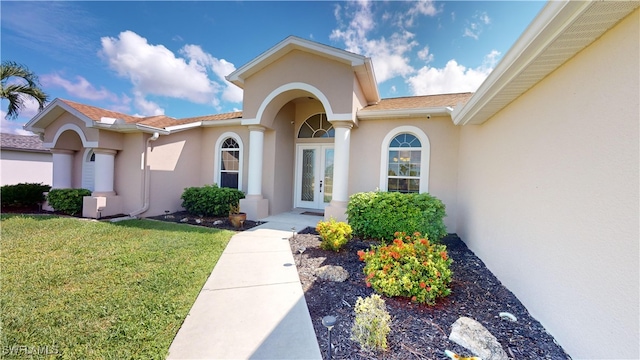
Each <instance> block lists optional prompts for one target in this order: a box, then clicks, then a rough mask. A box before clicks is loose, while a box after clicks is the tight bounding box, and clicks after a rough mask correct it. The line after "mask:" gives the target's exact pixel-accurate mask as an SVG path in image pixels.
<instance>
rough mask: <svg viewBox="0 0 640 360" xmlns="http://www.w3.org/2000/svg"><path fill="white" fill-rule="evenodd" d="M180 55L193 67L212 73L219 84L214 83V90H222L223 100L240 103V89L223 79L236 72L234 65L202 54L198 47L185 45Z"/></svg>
mask: <svg viewBox="0 0 640 360" xmlns="http://www.w3.org/2000/svg"><path fill="white" fill-rule="evenodd" d="M180 53H181V54H183V55H185V56H186V57H187V58H189V59H190V60H191V62H194V63H195V66H198V67H201V68H202V69H207V68H209V69H211V71H213V73H214V74H215V75H216V76H217V78H218V80H219V81H220V82H221V83H216V88H217V90H218V91H219V89H220V87H222V88H223V89H222V99H223V100H225V101H230V102H241V101H242V89H240V88H239V87H237V86H235V85H233V84H232V83H230V82H228V81H227V80H226V79H225V76H227V75H229V74H231V73H232V72H234V71H236V67H235V65H233V64H232V63H230V62H228V61H227V60H225V59H218V58H215V57H213V56H211V55H210V54H208V53H206V52H204V50H202V48H201V47H200V46H198V45H185V46H184V47H183V48H182V49H181V50H180ZM191 62H190V63H191Z"/></svg>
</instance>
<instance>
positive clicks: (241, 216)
mask: <svg viewBox="0 0 640 360" xmlns="http://www.w3.org/2000/svg"><path fill="white" fill-rule="evenodd" d="M245 220H247V214H245V213H238V214H229V222H230V223H231V225H232V226H233V227H234V228H241V227H242V225H243V224H244V222H245Z"/></svg>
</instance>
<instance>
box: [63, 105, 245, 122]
mask: <svg viewBox="0 0 640 360" xmlns="http://www.w3.org/2000/svg"><path fill="white" fill-rule="evenodd" d="M60 100H61V101H63V102H64V103H65V104H67V105H69V106H71V107H72V108H74V109H75V110H77V111H79V112H80V113H82V114H84V115H85V116H86V117H88V118H89V119H91V120H93V121H100V119H101V118H103V117H108V118H115V119H122V120H124V121H125V122H126V123H128V124H142V125H146V126H151V127H155V128H160V129H164V128H167V127H169V126H176V125H185V124H190V123H195V122H199V121H213V120H229V119H239V118H242V111H235V112H230V113H224V114H215V115H205V116H198V117H191V118H184V119H176V118H172V117H170V116H166V115H155V116H147V117H136V116H131V115H127V114H123V113H119V112H116V111H111V110H106V109H102V108H99V107H95V106H90V105H85V104H80V103H77V102H73V101H69V100H64V99H60Z"/></svg>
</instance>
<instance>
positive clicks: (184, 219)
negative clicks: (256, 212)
mask: <svg viewBox="0 0 640 360" xmlns="http://www.w3.org/2000/svg"><path fill="white" fill-rule="evenodd" d="M147 219H153V220H160V221H168V222H175V223H181V224H190V225H198V226H205V227H213V228H216V229H224V230H233V231H244V230H248V229H251V228H253V227H256V226H258V225H261V224H264V223H265V222H264V221H252V220H245V221H244V223H243V224H242V227H240V228H236V227H234V226H233V225H231V222H229V217H228V216H225V217H210V216H209V217H208V216H194V215H191V214H189V213H188V212H186V211H179V212H175V213H172V214H167V215H159V216H150V217H148V218H147Z"/></svg>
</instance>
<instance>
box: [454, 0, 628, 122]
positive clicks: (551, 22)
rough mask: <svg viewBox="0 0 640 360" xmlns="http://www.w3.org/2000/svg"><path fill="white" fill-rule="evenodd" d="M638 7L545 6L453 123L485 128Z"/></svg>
mask: <svg viewBox="0 0 640 360" xmlns="http://www.w3.org/2000/svg"><path fill="white" fill-rule="evenodd" d="M638 6H640V1H549V2H548V3H547V4H546V5H545V6H544V8H543V9H542V10H541V11H540V13H539V14H538V16H536V18H535V19H534V20H533V21H532V22H531V24H530V25H529V27H527V29H526V30H525V31H524V32H523V33H522V35H521V36H520V38H519V39H518V40H517V41H516V42H515V44H514V45H513V46H512V47H511V48H510V49H509V51H508V52H507V53H506V54H505V55H504V57H503V58H502V60H500V62H499V63H498V65H496V67H495V69H494V70H493V71H492V72H491V74H489V76H488V77H487V79H486V80H485V81H484V82H483V83H482V84H481V85H480V87H479V88H478V90H477V91H476V93H475V94H474V95H473V97H471V99H469V101H468V102H467V104H466V105H465V106H462V107H460V108H456V110H455V111H454V112H453V113H452V118H453V122H454V123H455V124H456V125H465V124H482V123H484V122H485V121H487V120H488V119H490V118H491V117H492V116H493V115H495V114H496V113H498V112H499V111H500V110H502V109H503V108H505V107H506V106H507V105H509V104H510V103H511V102H512V101H514V100H515V99H517V98H518V97H519V96H520V95H522V94H524V93H525V92H527V91H528V90H529V89H531V88H532V87H533V86H535V85H536V84H537V83H538V82H540V81H542V80H543V79H544V78H545V77H547V75H549V74H551V73H552V72H553V71H555V70H556V69H557V68H559V67H560V66H562V64H564V63H565V62H567V61H568V60H569V59H571V58H572V57H573V56H575V55H576V54H577V53H579V52H580V51H582V49H584V48H586V47H587V46H589V45H590V44H591V43H593V42H594V41H596V40H597V39H598V38H600V37H601V36H602V35H603V34H604V33H605V32H607V31H608V30H609V29H611V28H612V27H613V26H615V25H616V24H617V23H618V22H620V21H621V20H622V19H623V18H625V17H626V16H627V15H629V14H630V13H631V12H633V11H634V10H635V9H636V8H638ZM636 55H637V54H636Z"/></svg>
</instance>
